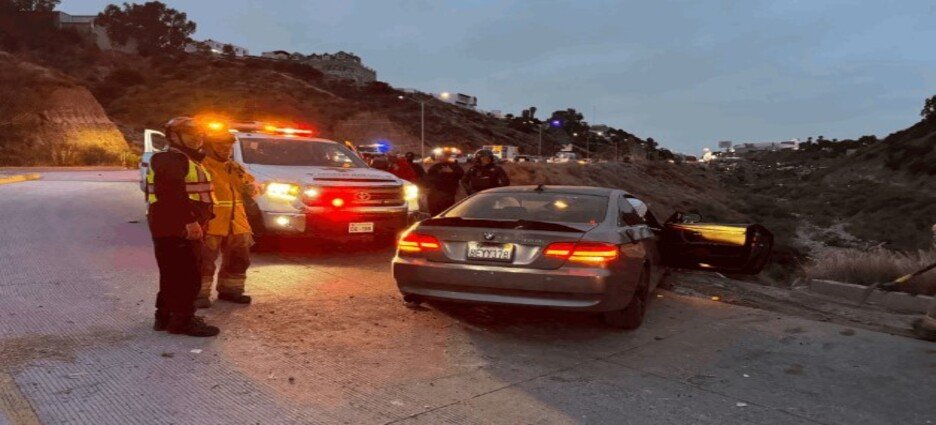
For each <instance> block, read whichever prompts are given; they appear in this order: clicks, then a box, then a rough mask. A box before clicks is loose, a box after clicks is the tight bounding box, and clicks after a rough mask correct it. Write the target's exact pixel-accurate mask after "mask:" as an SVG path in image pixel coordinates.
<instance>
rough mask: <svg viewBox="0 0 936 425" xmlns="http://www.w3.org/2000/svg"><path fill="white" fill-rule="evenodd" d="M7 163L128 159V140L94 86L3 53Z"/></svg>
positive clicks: (1, 154)
mask: <svg viewBox="0 0 936 425" xmlns="http://www.w3.org/2000/svg"><path fill="white" fill-rule="evenodd" d="M0 87H2V89H0V98H2V99H3V105H2V106H0V108H2V111H0V112H2V113H0V116H2V117H3V119H2V120H0V121H2V122H0V125H2V126H3V131H0V164H2V165H97V164H115V163H121V162H123V160H124V155H125V154H126V153H127V152H128V150H127V143H126V141H125V140H124V138H123V136H122V135H121V133H120V131H119V130H118V129H117V126H115V125H114V123H113V122H111V120H110V119H109V118H108V116H107V114H106V113H105V112H104V108H102V107H101V105H100V104H99V103H98V102H97V100H96V99H95V97H94V96H93V95H92V94H91V93H90V92H89V91H88V89H86V88H84V87H82V86H80V85H78V84H75V83H74V82H73V81H71V79H70V78H68V77H67V76H64V75H61V74H59V73H57V72H55V71H52V70H50V69H47V68H43V67H41V66H38V65H35V64H31V63H27V62H23V61H20V60H18V59H16V58H15V57H13V56H12V55H8V54H0Z"/></svg>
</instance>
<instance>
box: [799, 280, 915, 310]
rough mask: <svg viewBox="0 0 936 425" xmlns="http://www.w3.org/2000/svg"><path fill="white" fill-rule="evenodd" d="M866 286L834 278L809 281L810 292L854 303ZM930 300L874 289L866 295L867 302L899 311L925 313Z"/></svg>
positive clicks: (862, 294) (857, 300) (858, 300)
mask: <svg viewBox="0 0 936 425" xmlns="http://www.w3.org/2000/svg"><path fill="white" fill-rule="evenodd" d="M867 288H868V287H867V286H863V285H856V284H854V283H843V282H836V281H834V280H825V279H812V280H810V281H809V290H810V291H811V292H815V293H818V294H822V295H828V296H832V297H838V298H844V299H847V300H849V301H854V302H856V303H858V302H861V298H862V297H863V296H864V292H865V290H866V289H867ZM931 302H933V297H927V296H923V295H917V296H913V295H910V294H908V293H905V292H891V291H878V290H875V291H874V292H872V293H871V296H869V297H868V303H870V304H877V305H880V306H882V307H884V308H886V309H888V310H892V311H896V312H899V313H920V314H923V313H926V310H927V308H928V307H929V305H930V303H931Z"/></svg>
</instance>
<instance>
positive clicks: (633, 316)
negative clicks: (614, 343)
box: [603, 269, 650, 329]
mask: <svg viewBox="0 0 936 425" xmlns="http://www.w3.org/2000/svg"><path fill="white" fill-rule="evenodd" d="M649 296H650V274H649V273H647V270H646V269H644V271H643V272H641V273H640V280H638V283H637V288H636V290H635V292H634V295H633V296H632V297H631V300H630V302H629V303H627V306H625V307H624V309H623V310H615V311H607V312H605V313H603V315H604V321H605V323H607V324H609V325H611V326H614V327H616V328H621V329H637V328H639V327H640V325H641V324H642V323H643V319H644V314H646V312H647V301H648V300H649V298H650V297H649Z"/></svg>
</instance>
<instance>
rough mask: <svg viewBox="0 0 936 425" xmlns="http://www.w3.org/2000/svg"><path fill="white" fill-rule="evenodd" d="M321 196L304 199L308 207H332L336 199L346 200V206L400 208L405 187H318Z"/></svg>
mask: <svg viewBox="0 0 936 425" xmlns="http://www.w3.org/2000/svg"><path fill="white" fill-rule="evenodd" d="M316 189H318V191H319V195H318V196H317V197H315V198H311V199H309V198H304V201H305V203H306V204H307V205H331V202H332V200H333V199H335V198H341V199H343V200H344V202H345V205H346V206H358V207H364V206H367V207H374V206H399V205H403V204H404V203H405V202H404V200H403V186H390V187H387V186H384V187H346V186H341V187H327V186H326V187H322V186H317V187H316Z"/></svg>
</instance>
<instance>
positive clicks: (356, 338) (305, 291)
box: [0, 172, 936, 425]
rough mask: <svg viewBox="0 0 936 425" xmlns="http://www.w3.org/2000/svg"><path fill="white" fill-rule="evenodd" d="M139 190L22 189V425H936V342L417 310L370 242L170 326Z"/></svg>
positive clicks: (10, 413)
mask: <svg viewBox="0 0 936 425" xmlns="http://www.w3.org/2000/svg"><path fill="white" fill-rule="evenodd" d="M99 174H100V175H99ZM134 177H135V174H134V173H133V172H69V173H61V174H57V173H47V174H46V176H45V178H44V179H43V180H41V181H35V182H26V183H18V184H12V185H5V186H0V217H2V221H0V424H4V425H5V424H7V423H11V424H31V423H47V424H63V423H67V424H85V423H87V424H136V423H140V424H152V423H177V424H188V423H192V424H196V423H197V424H214V423H217V424H240V423H243V424H253V423H295V424H301V423H354V424H358V423H363V424H389V423H423V424H440V423H510V424H513V423H615V424H617V423H634V424H665V423H673V424H682V423H693V424H735V423H766V424H891V423H893V424H928V423H933V422H936V345H934V344H931V343H925V342H921V341H917V340H912V339H908V338H904V337H899V336H892V335H887V334H882V333H877V332H873V331H868V330H862V329H850V328H847V327H843V326H841V325H834V324H830V323H823V322H814V321H808V320H804V319H799V318H795V317H788V316H783V315H779V314H777V313H770V312H766V311H761V310H754V309H749V308H744V307H737V306H731V305H725V304H721V303H717V302H713V301H710V300H708V299H703V298H692V297H686V296H680V295H676V294H673V293H670V292H661V293H659V294H658V298H656V299H655V302H654V304H653V305H652V306H651V311H650V313H649V317H648V319H647V322H646V323H645V325H644V326H643V327H642V328H641V329H639V330H637V331H634V332H619V331H616V330H611V329H608V328H606V327H604V326H603V325H602V324H601V323H600V321H599V320H598V319H596V318H594V317H592V316H587V315H578V314H569V313H559V312H548V311H540V310H525V309H508V308H491V307H467V306H447V305H440V306H429V307H428V308H426V309H424V310H419V311H412V310H408V309H406V308H404V307H403V306H402V305H401V301H400V298H399V296H398V295H397V294H396V292H395V291H394V286H393V282H392V280H391V278H390V276H389V273H388V261H389V259H390V257H391V256H392V253H391V252H390V251H389V250H374V249H366V248H365V247H361V246H336V245H333V244H327V243H321V244H320V245H319V246H314V247H308V250H302V249H299V248H300V247H297V246H290V247H287V248H289V249H287V250H286V252H285V253H280V254H275V255H274V254H265V255H259V256H257V257H256V258H255V265H254V267H253V268H252V270H251V272H250V275H249V276H250V280H249V282H248V285H249V289H250V292H251V294H252V295H254V296H255V300H256V301H255V304H254V305H252V306H249V307H242V306H232V305H225V304H217V305H216V306H214V307H212V308H211V309H210V310H209V311H208V312H207V317H208V319H209V320H210V321H213V322H215V323H219V324H220V325H221V326H222V327H223V333H222V335H221V336H220V337H218V338H215V339H195V338H188V337H182V336H173V335H168V334H165V333H156V332H153V331H152V330H150V326H151V323H152V322H151V319H152V307H151V306H152V302H153V297H154V292H155V290H154V288H155V282H156V273H155V264H154V260H153V258H152V251H151V249H152V248H151V244H150V241H149V237H148V232H147V230H146V227H145V225H144V224H143V223H142V220H143V205H142V195H141V194H140V192H139V189H138V187H137V186H136V185H135V184H134V183H132V181H133V180H134ZM121 180H122V181H121ZM198 350H200V351H198Z"/></svg>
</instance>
